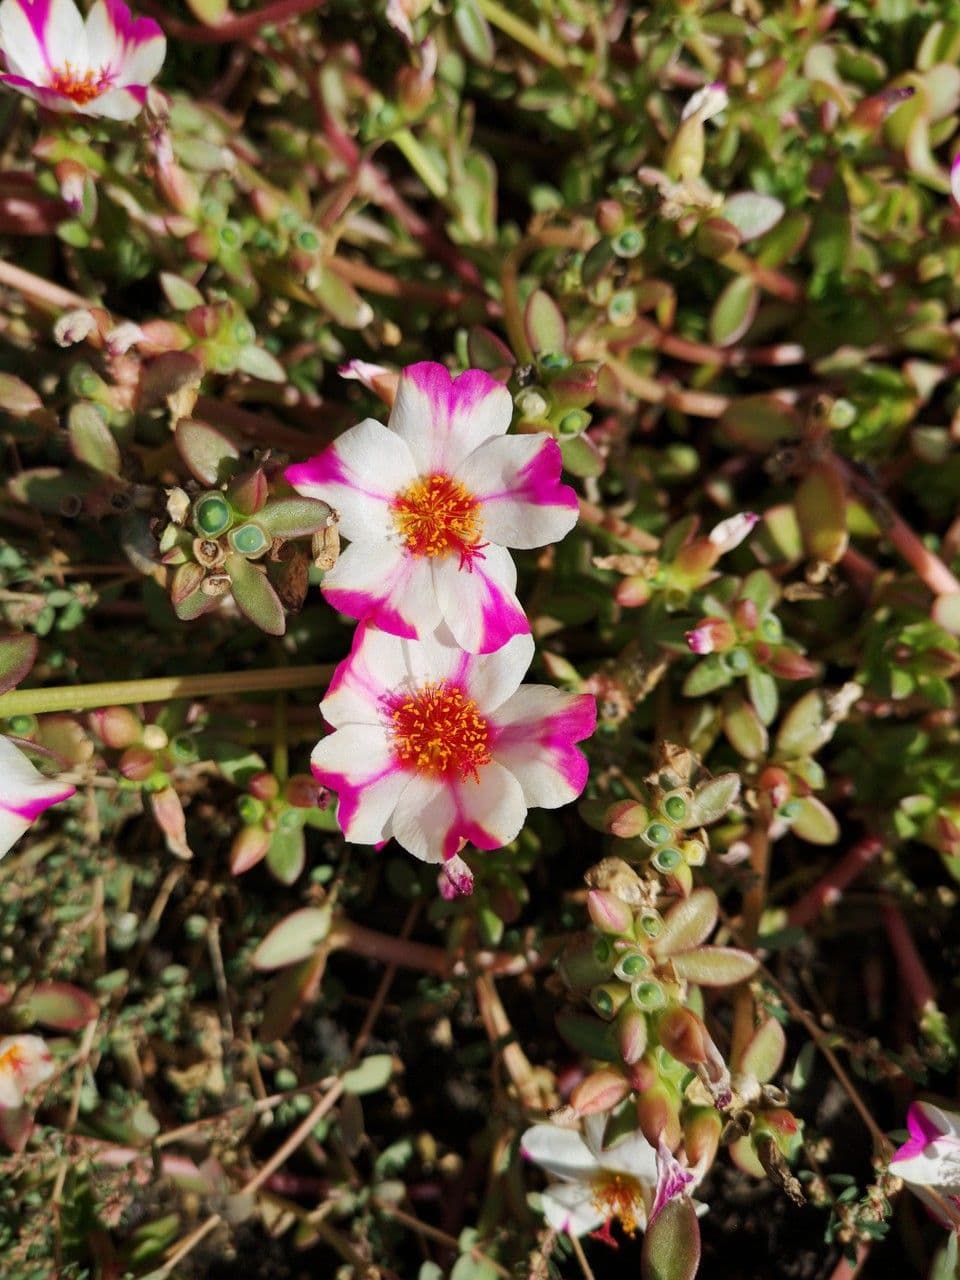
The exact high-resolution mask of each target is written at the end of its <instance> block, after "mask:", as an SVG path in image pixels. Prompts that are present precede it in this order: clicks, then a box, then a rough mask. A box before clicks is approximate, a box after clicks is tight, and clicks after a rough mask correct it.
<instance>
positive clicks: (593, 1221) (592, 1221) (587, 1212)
mask: <svg viewBox="0 0 960 1280" xmlns="http://www.w3.org/2000/svg"><path fill="white" fill-rule="evenodd" d="M541 1200H542V1202H543V1216H544V1217H545V1218H546V1220H547V1222H549V1224H550V1226H551V1227H553V1229H554V1230H555V1231H566V1233H567V1234H568V1235H571V1236H585V1235H586V1234H587V1232H589V1231H596V1229H597V1227H600V1226H602V1225H603V1223H604V1222H605V1221H606V1216H607V1215H606V1213H605V1212H604V1211H603V1209H598V1208H597V1206H596V1203H595V1202H594V1192H593V1188H592V1187H591V1186H589V1185H585V1184H584V1183H581V1182H558V1183H556V1184H554V1185H553V1186H550V1187H547V1189H546V1191H544V1192H543V1194H542V1196H541Z"/></svg>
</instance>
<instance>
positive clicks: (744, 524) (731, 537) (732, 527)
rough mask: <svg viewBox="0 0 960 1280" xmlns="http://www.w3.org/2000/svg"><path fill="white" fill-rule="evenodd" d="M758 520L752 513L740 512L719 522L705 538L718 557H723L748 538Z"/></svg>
mask: <svg viewBox="0 0 960 1280" xmlns="http://www.w3.org/2000/svg"><path fill="white" fill-rule="evenodd" d="M759 519H760V517H759V516H758V515H756V514H755V512H753V511H741V512H740V513H739V514H738V515H735V516H730V517H729V519H727V520H721V521H720V523H719V524H718V525H716V526H715V528H713V529H711V530H710V533H709V534H708V535H707V536H708V538H709V540H710V542H711V543H712V544H713V546H715V547H716V548H717V550H718V551H719V553H720V555H725V554H726V552H728V551H732V550H733V549H734V547H739V545H740V543H741V542H743V540H744V538H748V537H749V536H750V534H751V533H752V532H753V529H754V527H755V526H756V523H757V521H758V520H759Z"/></svg>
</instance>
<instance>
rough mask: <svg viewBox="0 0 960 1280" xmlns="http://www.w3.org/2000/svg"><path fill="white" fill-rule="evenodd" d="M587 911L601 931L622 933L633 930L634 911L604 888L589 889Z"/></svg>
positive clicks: (628, 932)
mask: <svg viewBox="0 0 960 1280" xmlns="http://www.w3.org/2000/svg"><path fill="white" fill-rule="evenodd" d="M587 911H588V912H589V913H590V919H591V920H592V921H593V923H594V924H595V925H596V926H597V928H598V929H599V930H600V931H601V933H610V934H617V935H622V934H630V933H632V932H633V912H632V911H631V910H630V908H629V907H628V906H627V904H626V903H625V902H623V901H621V899H620V898H618V897H616V896H615V895H614V894H612V893H609V892H608V891H606V890H604V889H589V890H588V891H587Z"/></svg>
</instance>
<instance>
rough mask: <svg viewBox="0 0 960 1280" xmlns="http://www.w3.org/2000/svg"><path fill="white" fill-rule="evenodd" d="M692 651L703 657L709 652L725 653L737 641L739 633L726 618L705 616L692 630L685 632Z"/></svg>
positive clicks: (685, 637)
mask: <svg viewBox="0 0 960 1280" xmlns="http://www.w3.org/2000/svg"><path fill="white" fill-rule="evenodd" d="M684 639H685V640H686V642H687V645H688V647H689V649H690V652H691V653H695V654H697V655H698V656H700V657H703V656H704V655H705V654H708V653H724V652H726V650H727V649H732V648H733V646H734V645H735V644H736V643H737V633H736V631H735V630H734V628H733V626H732V625H731V623H729V622H728V621H727V619H726V618H704V619H703V621H702V622H700V623H698V624H697V626H695V627H694V628H693V630H692V631H687V632H685V633H684Z"/></svg>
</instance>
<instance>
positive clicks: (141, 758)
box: [119, 747, 157, 782]
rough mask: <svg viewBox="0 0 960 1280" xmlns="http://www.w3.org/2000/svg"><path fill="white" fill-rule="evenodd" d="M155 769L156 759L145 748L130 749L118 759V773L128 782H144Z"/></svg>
mask: <svg viewBox="0 0 960 1280" xmlns="http://www.w3.org/2000/svg"><path fill="white" fill-rule="evenodd" d="M156 767H157V757H156V756H155V755H154V753H153V752H152V751H149V750H148V749H147V748H146V747H130V748H129V749H128V750H126V751H125V752H124V753H123V755H122V756H121V757H120V765H119V768H120V772H121V773H122V774H123V776H124V777H125V778H126V779H127V781H128V782H146V780H147V779H148V778H149V777H150V776H151V775H152V774H153V773H154V771H155V770H156Z"/></svg>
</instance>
